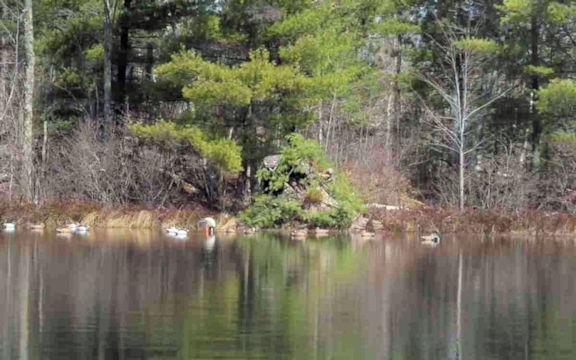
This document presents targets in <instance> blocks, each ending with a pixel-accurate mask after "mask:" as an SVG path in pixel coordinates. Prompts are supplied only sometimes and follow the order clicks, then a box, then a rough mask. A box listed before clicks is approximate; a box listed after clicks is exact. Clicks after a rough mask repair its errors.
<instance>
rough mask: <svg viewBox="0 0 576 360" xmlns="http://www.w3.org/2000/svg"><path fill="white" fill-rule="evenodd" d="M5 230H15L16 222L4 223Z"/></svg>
mask: <svg viewBox="0 0 576 360" xmlns="http://www.w3.org/2000/svg"><path fill="white" fill-rule="evenodd" d="M3 227H4V230H14V229H16V223H13V222H5V223H4V224H3Z"/></svg>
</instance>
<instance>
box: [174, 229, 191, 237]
mask: <svg viewBox="0 0 576 360" xmlns="http://www.w3.org/2000/svg"><path fill="white" fill-rule="evenodd" d="M176 235H178V236H187V235H188V230H186V229H178V231H176Z"/></svg>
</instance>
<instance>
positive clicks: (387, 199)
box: [346, 144, 411, 206]
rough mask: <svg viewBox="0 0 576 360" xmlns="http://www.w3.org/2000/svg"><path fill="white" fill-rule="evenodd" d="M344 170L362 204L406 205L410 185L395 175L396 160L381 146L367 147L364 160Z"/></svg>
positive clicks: (350, 164)
mask: <svg viewBox="0 0 576 360" xmlns="http://www.w3.org/2000/svg"><path fill="white" fill-rule="evenodd" d="M346 168H347V169H348V171H349V173H350V179H351V180H352V182H353V183H354V184H355V185H356V188H358V189H360V191H361V194H362V197H363V198H364V200H365V202H369V203H379V204H387V205H399V206H403V205H408V204H406V201H408V199H409V194H410V193H411V187H410V183H409V181H408V179H407V178H406V176H404V175H403V174H402V173H401V172H400V171H398V168H397V159H396V158H395V157H394V155H392V154H390V153H389V152H387V151H386V150H385V146H384V145H383V144H382V145H380V144H374V145H371V146H369V147H368V151H367V153H366V154H365V156H360V157H357V158H356V159H354V160H351V161H349V162H348V163H347V164H346Z"/></svg>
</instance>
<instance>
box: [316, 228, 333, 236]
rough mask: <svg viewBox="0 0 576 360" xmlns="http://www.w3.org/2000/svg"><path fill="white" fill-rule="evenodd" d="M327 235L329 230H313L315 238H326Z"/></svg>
mask: <svg viewBox="0 0 576 360" xmlns="http://www.w3.org/2000/svg"><path fill="white" fill-rule="evenodd" d="M329 234H330V230H329V229H321V228H316V229H314V235H315V236H316V237H324V236H328V235H329Z"/></svg>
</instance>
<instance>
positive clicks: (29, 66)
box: [20, 0, 36, 200]
mask: <svg viewBox="0 0 576 360" xmlns="http://www.w3.org/2000/svg"><path fill="white" fill-rule="evenodd" d="M33 19H34V18H33V16H32V0H24V51H25V53H26V74H25V79H24V116H23V117H22V170H21V178H20V183H21V186H22V192H23V194H24V196H25V197H26V198H27V199H28V200H33V199H32V198H33V194H34V191H33V184H34V182H33V180H32V174H33V168H34V155H33V153H32V149H33V148H34V135H33V133H32V125H33V119H34V69H35V65H36V59H35V57H34V26H33Z"/></svg>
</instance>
